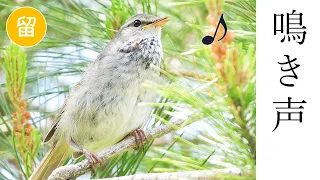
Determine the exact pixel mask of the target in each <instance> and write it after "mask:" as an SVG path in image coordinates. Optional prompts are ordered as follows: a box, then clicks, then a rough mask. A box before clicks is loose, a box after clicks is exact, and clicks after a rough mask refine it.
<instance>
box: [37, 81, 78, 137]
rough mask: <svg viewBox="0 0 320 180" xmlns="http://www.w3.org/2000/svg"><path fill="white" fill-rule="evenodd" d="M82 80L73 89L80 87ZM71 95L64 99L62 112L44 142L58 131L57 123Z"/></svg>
mask: <svg viewBox="0 0 320 180" xmlns="http://www.w3.org/2000/svg"><path fill="white" fill-rule="evenodd" d="M82 81H83V79H82V80H81V81H80V82H78V84H76V85H75V86H74V87H73V90H77V89H79V87H80V86H81V83H82ZM69 96H70V94H69V95H68V96H67V98H66V100H65V101H64V103H63V106H62V108H61V110H60V112H59V115H58V117H57V118H56V120H55V122H54V123H53V124H52V126H51V128H50V131H49V132H48V133H47V135H46V137H45V138H44V140H43V142H44V143H46V142H48V141H50V139H51V138H52V136H53V135H54V133H55V132H56V129H57V125H58V124H59V122H60V119H61V117H62V114H63V113H64V111H65V108H66V105H67V102H68V99H69Z"/></svg>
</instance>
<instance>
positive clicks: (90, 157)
mask: <svg viewBox="0 0 320 180" xmlns="http://www.w3.org/2000/svg"><path fill="white" fill-rule="evenodd" d="M83 154H84V155H85V157H86V158H87V160H88V161H89V162H90V164H91V167H92V169H93V171H95V165H96V164H99V165H100V167H101V166H102V160H101V159H100V158H99V157H98V156H97V155H96V154H95V153H92V152H89V151H86V150H84V151H83Z"/></svg>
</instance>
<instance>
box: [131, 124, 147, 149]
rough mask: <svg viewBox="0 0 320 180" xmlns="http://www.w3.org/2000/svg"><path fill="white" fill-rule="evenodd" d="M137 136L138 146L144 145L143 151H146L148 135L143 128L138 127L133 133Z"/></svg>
mask: <svg viewBox="0 0 320 180" xmlns="http://www.w3.org/2000/svg"><path fill="white" fill-rule="evenodd" d="M131 134H132V135H133V136H134V137H135V138H136V143H137V146H138V147H140V146H142V151H144V146H143V145H144V141H147V137H146V135H145V133H144V131H143V130H142V129H136V130H134V131H133V132H132V133H131Z"/></svg>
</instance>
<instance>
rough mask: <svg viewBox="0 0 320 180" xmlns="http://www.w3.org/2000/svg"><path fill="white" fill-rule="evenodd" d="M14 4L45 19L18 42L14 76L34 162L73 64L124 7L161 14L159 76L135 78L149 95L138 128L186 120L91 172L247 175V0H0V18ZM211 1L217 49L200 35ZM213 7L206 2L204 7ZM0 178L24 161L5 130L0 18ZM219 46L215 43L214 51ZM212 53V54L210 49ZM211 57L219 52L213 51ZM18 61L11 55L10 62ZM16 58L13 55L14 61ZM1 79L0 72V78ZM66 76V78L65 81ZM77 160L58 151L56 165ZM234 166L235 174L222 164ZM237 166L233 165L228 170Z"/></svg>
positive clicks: (250, 105) (250, 161) (250, 154)
mask: <svg viewBox="0 0 320 180" xmlns="http://www.w3.org/2000/svg"><path fill="white" fill-rule="evenodd" d="M21 6H32V7H35V8H37V9H38V10H40V11H41V12H42V13H43V14H44V16H45V18H46V20H47V23H48V30H47V34H46V36H45V38H44V39H43V41H42V42H41V43H39V44H38V45H37V46H34V47H31V48H25V51H26V53H27V56H26V58H27V62H28V64H27V65H26V66H25V67H24V69H21V72H23V73H24V72H27V73H26V79H25V80H24V81H25V83H24V81H23V82H21V81H20V80H19V82H18V83H22V87H24V88H23V89H24V94H23V100H24V101H25V102H27V110H28V111H29V112H31V119H30V120H29V122H30V123H32V124H33V127H34V129H37V130H38V131H39V132H40V133H35V134H36V135H34V136H37V137H34V139H36V140H35V142H34V143H35V144H34V146H35V147H39V146H41V147H40V148H37V149H38V150H37V153H36V155H35V156H34V157H32V159H33V161H34V163H39V161H40V160H41V159H42V158H43V156H44V155H45V154H46V152H47V151H48V149H49V145H47V144H41V141H40V139H42V138H43V137H44V134H45V133H46V131H47V130H48V127H49V126H50V124H51V123H52V122H53V120H54V118H55V115H56V114H57V112H58V110H59V107H61V106H62V104H63V102H64V99H65V97H66V95H67V94H68V91H69V89H70V87H72V86H73V85H75V83H76V82H77V81H78V80H79V79H80V77H81V73H82V69H83V67H85V66H86V65H87V63H88V62H90V61H92V60H94V59H95V57H96V55H97V54H98V53H99V52H100V51H101V50H102V49H103V48H104V46H105V45H106V44H107V43H108V41H109V40H110V39H112V38H113V37H114V35H115V33H116V31H117V29H118V28H119V27H120V26H121V24H123V23H124V22H125V20H126V19H127V18H128V17H130V16H131V15H134V14H137V13H149V14H154V15H158V16H167V15H169V16H170V21H169V22H168V23H167V24H166V25H165V26H164V28H163V34H162V35H163V36H162V43H163V48H164V60H163V63H162V66H161V69H159V68H155V67H153V68H155V69H156V70H158V71H160V72H161V74H162V78H161V82H159V81H157V82H156V81H147V82H145V83H144V86H146V87H148V88H150V89H152V90H154V91H155V92H157V94H158V95H159V101H158V102H156V103H148V104H145V105H148V106H152V107H154V110H153V115H152V118H151V119H150V121H149V123H148V124H147V125H146V128H149V127H153V126H157V125H159V124H161V123H167V122H168V121H170V120H172V119H184V120H186V121H188V122H193V123H192V124H191V125H188V126H186V127H184V128H182V129H180V130H178V131H176V132H174V133H171V134H169V135H166V136H164V137H163V138H160V139H158V140H155V141H153V142H148V143H147V144H146V145H145V148H144V151H142V149H140V150H137V151H130V152H126V153H124V154H122V155H121V156H118V157H115V158H112V159H110V161H109V162H108V163H106V164H105V166H104V168H101V169H99V168H98V169H97V171H96V174H95V177H96V178H103V177H115V176H125V175H132V174H136V173H150V172H176V171H190V170H226V172H230V171H231V172H241V174H242V176H241V177H239V176H233V175H221V177H220V178H221V179H255V172H256V118H255V117H256V109H255V108H256V104H255V99H256V93H255V90H256V89H255V68H256V66H255V54H256V47H255V30H256V28H255V21H256V16H255V14H256V12H255V10H256V4H255V0H245V1H244V0H224V1H223V0H196V1H195V0H181V1H171V0H163V1H160V0H134V1H131V0H110V1H102V0H95V1H93V2H91V1H85V0H66V1H63V0H58V1H53V0H46V1H43V0H35V1H29V0H27V1H23V2H18V1H7V0H0V19H1V20H2V22H5V21H6V19H7V17H8V16H9V14H10V13H11V12H12V11H13V10H14V9H16V8H17V7H21ZM211 9H214V10H221V11H222V12H223V13H224V17H225V20H226V23H227V25H228V31H229V32H233V33H234V34H233V38H231V40H230V42H228V43H226V44H224V46H225V47H226V48H225V50H224V51H223V52H224V53H222V56H223V58H222V59H223V61H222V60H221V59H220V60H219V59H218V58H216V57H217V56H216V55H215V54H217V51H216V49H215V48H216V47H215V46H206V45H203V44H202V42H201V39H202V37H204V36H205V35H207V31H208V30H209V29H210V28H212V27H213V26H212V24H210V20H208V19H207V16H208V15H209V14H210V13H211ZM214 12H215V11H214ZM0 37H1V38H0V48H1V49H0V50H3V51H2V53H1V54H0V65H1V69H0V85H1V87H0V144H1V146H0V179H12V178H13V179H26V178H27V177H28V176H29V175H30V169H29V167H28V168H25V167H26V166H25V164H26V162H24V161H23V157H21V155H19V153H17V149H16V148H15V145H14V134H13V132H12V128H13V127H12V123H11V122H12V118H13V117H12V116H11V114H12V112H13V110H14V109H13V108H12V107H13V105H12V103H11V101H10V94H8V93H10V91H8V88H7V86H6V81H5V77H6V74H8V73H10V72H9V71H8V69H6V65H5V64H4V63H5V61H4V59H5V58H8V57H6V56H7V55H6V54H5V53H4V51H5V48H6V47H8V46H9V44H11V42H10V40H9V39H8V37H7V35H6V32H5V24H4V23H1V24H0ZM219 52H220V51H219ZM220 55H221V54H220ZM222 56H220V57H222ZM19 63H20V62H19ZM21 63H22V62H21ZM1 79H3V80H1ZM66 79H67V80H68V81H67V80H66ZM76 161H81V159H78V160H72V159H70V160H68V161H67V162H66V164H70V163H75V162H76ZM232 174H235V173H232ZM236 174H237V173H236Z"/></svg>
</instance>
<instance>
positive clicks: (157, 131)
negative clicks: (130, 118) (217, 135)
mask: <svg viewBox="0 0 320 180" xmlns="http://www.w3.org/2000/svg"><path fill="white" fill-rule="evenodd" d="M190 123H191V121H183V120H175V121H172V122H170V124H168V125H165V124H163V125H160V126H157V127H154V128H151V129H148V130H147V131H146V132H145V135H146V138H147V140H148V141H151V140H153V139H155V138H158V137H160V136H162V135H164V134H167V133H170V132H172V131H174V130H177V128H178V127H179V128H181V126H185V125H188V124H190ZM135 147H136V141H135V138H134V137H133V136H129V137H127V138H125V139H124V140H122V141H120V142H119V143H117V144H115V145H113V146H111V147H109V148H107V149H105V150H103V151H102V152H99V153H98V154H97V156H98V157H99V158H100V159H102V160H107V159H110V158H112V157H115V156H118V155H120V154H122V153H124V152H126V151H128V150H130V149H132V148H135ZM89 171H91V166H90V163H89V162H88V160H86V159H85V160H83V161H81V162H79V163H77V164H71V165H66V166H62V167H59V168H57V169H55V170H54V171H53V172H52V174H51V175H50V177H49V180H57V179H59V180H64V179H69V178H71V177H77V176H80V175H82V174H84V173H86V172H89Z"/></svg>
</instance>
